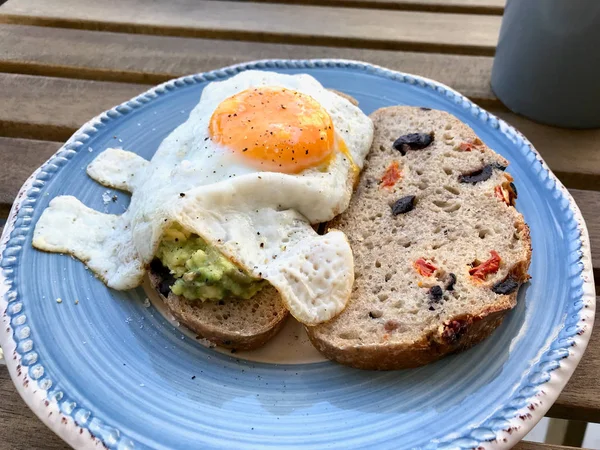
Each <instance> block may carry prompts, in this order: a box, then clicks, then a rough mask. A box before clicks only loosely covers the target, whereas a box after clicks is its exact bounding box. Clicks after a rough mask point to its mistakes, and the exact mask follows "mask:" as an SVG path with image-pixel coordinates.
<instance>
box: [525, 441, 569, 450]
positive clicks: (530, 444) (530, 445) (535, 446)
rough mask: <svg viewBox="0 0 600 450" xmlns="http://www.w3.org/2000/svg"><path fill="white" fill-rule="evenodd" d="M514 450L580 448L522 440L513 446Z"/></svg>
mask: <svg viewBox="0 0 600 450" xmlns="http://www.w3.org/2000/svg"><path fill="white" fill-rule="evenodd" d="M513 449H514V450H576V449H577V450H580V449H578V448H577V447H565V446H563V445H549V444H540V443H538V442H527V441H521V442H519V443H518V444H517V445H515V446H514V447H513Z"/></svg>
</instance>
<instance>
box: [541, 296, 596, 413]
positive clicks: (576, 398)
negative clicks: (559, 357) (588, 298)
mask: <svg viewBox="0 0 600 450" xmlns="http://www.w3.org/2000/svg"><path fill="white" fill-rule="evenodd" d="M596 302H597V303H598V304H599V305H600V297H596ZM599 373H600V314H596V319H595V323H594V331H593V332H592V337H591V338H590V342H589V343H588V346H587V348H586V350H585V354H584V355H583V358H582V359H581V361H580V363H579V365H578V366H577V369H575V373H574V374H573V376H572V377H571V379H570V380H569V383H568V384H567V386H566V387H565V389H564V390H563V391H562V392H561V394H560V396H559V397H558V400H557V401H556V403H554V405H552V407H551V408H550V410H549V411H548V414H547V415H548V416H550V417H556V418H558V419H568V420H581V421H589V422H596V423H600V377H598V374H599Z"/></svg>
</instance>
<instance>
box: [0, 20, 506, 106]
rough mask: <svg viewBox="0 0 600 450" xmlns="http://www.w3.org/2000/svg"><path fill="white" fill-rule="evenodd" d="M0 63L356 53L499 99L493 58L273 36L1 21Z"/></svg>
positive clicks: (212, 63) (149, 75) (155, 73)
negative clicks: (185, 34)
mask: <svg viewBox="0 0 600 450" xmlns="http://www.w3.org/2000/svg"><path fill="white" fill-rule="evenodd" d="M0 42H2V43H3V44H2V51H1V52H0V71H1V72H13V73H21V74H31V75H47V76H54V77H68V78H82V79H92V80H101V81H126V82H133V83H147V84H158V83H162V82H163V81H166V80H169V79H171V78H175V77H178V76H181V75H186V74H190V73H196V72H205V71H208V70H213V69H218V68H220V67H224V66H228V65H231V64H237V63H241V62H246V61H252V60H257V59H274V58H290V57H291V58H294V59H309V58H339V59H357V60H361V61H365V62H369V63H372V64H377V65H380V66H384V67H388V68H390V69H394V70H399V71H403V72H408V73H414V74H416V75H422V76H424V77H428V78H435V79H437V80H438V81H440V82H442V83H445V84H447V85H449V86H451V87H453V88H454V89H456V90H458V91H460V92H462V93H464V94H465V95H467V96H469V98H471V99H474V100H475V101H477V102H479V103H481V104H493V105H499V104H500V103H499V101H498V100H497V99H496V97H495V95H494V94H493V93H492V90H491V88H490V85H489V80H490V77H491V72H492V62H493V58H491V57H487V56H466V55H446V54H435V53H433V54H430V53H415V52H399V51H388V50H368V49H351V48H338V47H326V46H306V45H290V44H271V43H258V42H243V41H224V40H213V39H190V38H179V37H169V36H150V35H136V34H126V33H109V32H99V31H87V30H73V29H64V28H45V27H35V26H27V25H7V24H0Z"/></svg>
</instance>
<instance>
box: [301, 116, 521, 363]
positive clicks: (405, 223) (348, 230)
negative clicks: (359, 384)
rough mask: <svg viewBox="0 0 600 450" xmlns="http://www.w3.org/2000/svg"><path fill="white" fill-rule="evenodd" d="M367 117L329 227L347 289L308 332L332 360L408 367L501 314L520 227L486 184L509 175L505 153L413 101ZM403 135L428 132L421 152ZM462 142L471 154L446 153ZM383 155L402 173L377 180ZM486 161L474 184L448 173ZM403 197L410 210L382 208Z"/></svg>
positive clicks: (508, 302) (516, 265) (470, 337)
mask: <svg viewBox="0 0 600 450" xmlns="http://www.w3.org/2000/svg"><path fill="white" fill-rule="evenodd" d="M371 117H372V119H373V122H374V124H375V139H374V142H373V147H372V150H371V152H370V153H369V155H368V157H367V163H366V165H365V169H364V171H363V174H362V175H361V180H360V182H359V185H358V187H357V191H356V192H355V194H354V196H353V197H352V199H351V202H350V206H349V208H348V209H347V210H346V211H345V212H344V213H343V214H341V215H340V216H338V217H337V218H336V219H334V220H333V221H332V222H331V223H330V224H328V226H329V227H331V228H336V229H339V230H341V231H343V232H344V233H345V234H346V236H347V237H348V240H349V242H350V244H351V246H352V251H353V254H354V267H355V274H356V277H355V284H354V288H353V292H352V295H351V297H350V301H349V303H348V306H347V307H346V309H345V310H344V311H343V312H342V313H341V314H340V315H339V316H338V317H336V318H334V319H333V320H331V321H329V322H327V323H325V324H320V325H317V326H315V327H308V328H307V331H308V333H309V337H310V339H311V341H312V342H313V344H314V345H315V346H316V347H317V349H319V350H320V351H321V352H322V353H323V354H324V355H325V356H327V357H329V358H331V359H334V360H335V361H338V362H341V363H343V364H347V365H350V366H353V367H359V368H367V369H398V368H406V367H416V366H419V365H422V364H426V363H428V362H431V361H434V360H436V359H439V358H440V357H442V356H443V355H445V354H448V353H451V352H455V351H458V350H461V349H465V348H468V347H470V346H471V345H474V344H475V343H477V342H479V341H481V340H482V339H484V338H485V337H487V336H488V335H489V334H490V333H491V332H492V331H493V330H494V329H495V328H496V327H497V326H498V325H499V324H500V323H501V322H502V318H503V317H504V314H505V312H506V311H508V310H510V309H511V308H512V307H514V305H515V304H516V298H517V290H518V287H519V285H521V284H522V283H523V282H525V281H526V280H527V278H528V275H527V268H528V266H529V260H530V239H529V230H528V228H527V225H525V223H524V221H523V218H522V216H521V215H520V214H519V213H518V212H517V211H516V209H515V208H514V206H513V205H514V199H512V200H513V201H512V203H513V205H507V204H506V203H505V202H504V201H500V199H499V198H498V197H497V196H496V195H495V187H496V186H501V187H505V188H506V187H509V185H510V182H512V180H510V181H509V179H508V178H507V176H508V174H506V173H505V172H504V169H505V168H506V166H507V165H508V162H507V161H506V160H505V159H504V158H502V157H501V156H500V155H498V154H496V153H495V152H493V151H492V150H491V149H489V148H488V147H487V146H486V145H485V144H484V143H483V142H482V141H480V140H479V139H478V138H477V136H476V135H475V133H474V132H473V131H472V130H471V129H470V128H469V127H468V126H466V125H465V124H463V123H461V122H460V121H459V120H458V119H456V118H455V117H453V116H451V115H450V114H448V113H446V112H442V111H436V110H431V111H424V110H422V109H420V108H413V107H392V108H384V109H382V110H379V111H376V112H375V113H373V115H372V116H371ZM412 133H422V134H426V135H431V136H435V137H436V139H432V141H431V142H430V143H429V144H428V145H427V146H426V147H425V148H423V149H421V150H420V151H407V150H411V148H410V147H409V146H408V145H406V144H402V148H401V149H398V148H396V146H395V142H396V141H397V138H398V136H406V135H409V134H412ZM438 136H439V137H440V139H437V137H438ZM461 142H466V143H470V144H472V145H471V148H470V151H467V150H458V151H457V150H456V148H455V145H457V144H456V143H461ZM398 150H404V151H403V152H402V151H401V152H400V154H399V152H398ZM393 161H397V162H398V165H399V167H400V168H401V172H402V176H401V178H400V179H398V180H397V182H396V183H395V184H394V185H393V186H391V187H386V188H385V189H383V188H382V187H381V183H380V180H381V179H382V175H383V174H384V173H385V172H386V169H387V168H388V167H389V166H390V164H391V163H392V162H393ZM486 165H489V166H490V169H491V170H490V171H491V174H490V176H489V177H488V178H487V180H485V182H477V183H476V184H465V183H461V181H460V180H459V174H471V173H472V172H473V169H476V168H483V167H484V166H486ZM517 181H518V180H517ZM505 183H507V184H505ZM407 196H415V198H416V199H415V203H416V206H414V208H413V209H412V210H411V211H410V213H408V214H397V215H394V214H390V213H387V214H386V212H387V211H389V209H388V208H391V206H392V205H393V204H394V203H395V202H396V201H398V200H399V199H402V198H404V197H407ZM515 198H516V197H515ZM492 250H493V251H494V252H496V253H497V255H498V258H499V259H500V261H497V266H498V267H497V268H496V267H495V266H496V262H495V261H496V260H497V258H495V257H493V254H491V251H492ZM490 259H491V260H492V261H490V262H489V263H487V264H486V265H484V266H483V267H478V266H480V265H482V264H484V263H486V262H487V261H489V260H490ZM472 263H473V265H472V266H469V264H472ZM473 269H475V270H474V271H473V273H474V274H477V277H476V278H474V277H473V276H472V275H471V274H469V270H473ZM478 269H479V270H478ZM509 274H510V277H509ZM479 278H482V279H481V280H480V279H479ZM509 278H510V279H511V280H514V283H511V282H509V281H508V280H509ZM504 281H507V282H506V283H505V284H504V285H503V284H502V282H504ZM515 283H516V286H514V287H512V286H513V284H515ZM511 289H514V290H511ZM496 291H497V292H496ZM502 292H507V294H502ZM440 293H441V295H440ZM436 299H439V301H436ZM431 308H433V310H432V309H431ZM370 313H373V314H375V315H376V317H373V316H372V314H370Z"/></svg>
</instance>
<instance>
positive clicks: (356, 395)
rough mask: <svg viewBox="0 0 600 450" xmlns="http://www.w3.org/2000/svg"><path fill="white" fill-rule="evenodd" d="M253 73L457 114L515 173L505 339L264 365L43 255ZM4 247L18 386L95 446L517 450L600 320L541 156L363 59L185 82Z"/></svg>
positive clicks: (11, 228) (11, 230) (61, 164)
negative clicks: (52, 235)
mask: <svg viewBox="0 0 600 450" xmlns="http://www.w3.org/2000/svg"><path fill="white" fill-rule="evenodd" d="M247 69H264V70H275V71H278V72H282V73H309V74H311V75H313V76H314V77H315V78H317V79H318V80H319V81H321V82H322V83H323V84H324V85H325V86H326V87H331V88H335V89H338V90H340V91H343V92H346V93H348V94H350V95H352V96H354V97H355V98H357V99H358V100H359V102H360V106H361V108H362V109H363V110H364V112H365V113H371V112H372V111H373V110H375V109H376V108H379V107H382V106H388V105H395V104H406V105H419V106H425V107H430V108H438V109H443V110H446V111H449V112H450V113H452V114H454V115H456V116H457V117H458V118H460V119H461V120H463V121H464V122H466V123H468V124H469V125H470V126H471V127H472V128H473V129H474V130H475V131H476V132H477V134H479V136H480V137H481V138H482V139H483V140H484V141H485V142H486V143H487V144H488V145H489V146H490V147H492V148H493V149H495V150H496V151H498V152H499V153H501V154H502V155H503V156H505V157H506V158H507V159H509V160H510V161H511V165H510V168H509V172H510V173H511V174H512V175H513V176H514V177H515V179H516V183H517V186H518V188H519V200H518V208H519V210H520V211H522V212H523V214H524V216H525V219H526V220H527V222H528V223H529V225H530V227H531V237H532V241H533V248H534V253H533V261H532V265H531V271H530V273H531V275H532V276H533V278H532V281H531V283H530V285H529V286H528V287H525V288H523V289H521V292H520V294H519V304H518V306H517V307H516V309H515V310H514V311H512V312H511V313H510V314H509V317H508V318H507V320H506V321H505V322H504V324H503V325H502V326H501V327H500V328H499V329H498V330H497V331H496V332H495V333H494V334H493V336H492V337H491V338H489V339H488V340H486V341H485V342H483V343H482V344H480V345H478V346H477V347H475V348H473V349H472V350H470V351H468V352H466V353H463V354H460V355H455V356H451V357H449V358H446V359H444V360H443V361H440V362H438V363H435V364H431V365H429V366H426V367H422V368H419V369H414V370H404V371H397V372H386V373H378V372H366V371H360V370H353V369H349V368H346V367H342V366H340V365H337V364H334V363H330V362H317V363H313V364H292V365H289V364H267V363H257V362H250V361H246V360H242V359H239V358H236V357H235V356H236V355H227V354H222V353H217V352H215V351H213V350H210V349H207V348H205V347H203V346H201V345H199V343H198V342H197V341H196V340H194V339H191V338H189V337H187V336H186V335H184V334H182V332H181V330H179V329H177V328H176V327H174V326H173V325H172V324H171V323H169V321H167V320H166V319H165V318H163V317H162V316H161V315H160V314H159V313H158V312H157V310H156V309H155V308H154V307H153V306H150V307H145V306H144V304H143V303H144V302H143V300H144V299H145V297H146V296H145V294H144V291H143V290H142V289H141V288H140V289H137V290H132V291H129V292H117V291H113V290H110V289H107V288H106V287H105V286H104V285H103V284H102V283H101V282H100V281H98V280H97V279H95V278H94V277H93V276H92V274H91V273H90V272H89V271H87V270H85V268H84V266H83V264H81V263H80V262H78V261H76V260H74V259H72V258H70V257H68V256H61V255H57V254H47V253H42V252H38V251H36V250H34V249H32V247H31V236H32V232H33V225H34V224H35V222H36V220H37V219H38V217H39V215H40V213H41V212H42V210H43V209H44V208H45V207H46V206H47V204H48V202H49V200H50V199H51V198H53V197H55V196H56V195H61V194H73V195H76V196H77V197H79V198H80V199H81V200H82V201H83V202H84V203H85V204H87V205H89V206H91V207H92V208H96V209H98V210H107V211H109V212H112V213H120V212H122V211H123V210H124V209H125V208H126V207H127V204H128V198H127V196H126V195H125V194H122V193H117V194H116V195H117V200H116V201H115V202H113V201H110V202H109V203H108V204H107V205H105V204H104V202H103V199H102V194H103V193H105V191H106V188H103V187H102V186H99V185H98V184H96V183H94V182H93V181H92V180H90V179H89V178H88V177H87V176H86V174H85V167H86V166H87V164H88V163H89V162H90V161H92V159H93V158H95V157H96V156H97V155H98V153H99V152H101V151H102V150H104V149H106V148H107V147H110V146H122V147H123V148H126V149H129V150H132V151H135V152H138V153H139V154H141V155H142V156H144V157H146V158H150V157H151V156H152V154H153V153H154V152H155V150H156V149H157V147H158V145H159V143H160V142H161V141H162V139H163V138H164V137H165V136H166V135H167V134H168V133H169V132H170V131H171V130H173V129H174V128H175V127H176V126H177V125H179V124H180V123H181V122H183V121H184V120H185V119H186V117H187V115H188V113H189V111H190V110H191V109H192V107H193V106H194V105H195V104H196V103H197V102H198V99H199V96H200V93H201V91H202V89H203V87H204V86H206V84H207V83H209V82H211V81H213V80H221V79H224V78H227V77H230V76H232V75H234V74H236V73H238V72H240V71H243V70H247ZM111 195H112V193H111ZM0 252H1V255H2V261H1V268H2V271H1V275H0V278H1V280H0V311H1V314H2V316H1V323H2V328H0V343H1V344H2V347H3V348H4V350H5V355H6V362H7V364H8V368H9V370H10V373H11V376H12V378H13V381H14V382H15V385H16V386H17V388H18V390H19V392H20V393H21V395H22V396H23V398H24V399H25V401H26V402H27V404H28V405H29V407H30V408H31V409H32V410H33V411H34V412H35V413H36V414H37V415H38V416H39V417H40V418H41V419H42V420H43V421H44V422H45V423H46V424H47V425H48V426H49V427H50V428H51V429H52V430H53V431H55V432H56V433H57V434H58V435H60V436H61V437H62V438H63V439H64V440H65V441H67V442H68V443H69V444H71V445H72V446H74V447H77V448H97V447H98V445H101V444H102V445H104V446H106V447H108V448H110V449H133V448H138V449H139V448H151V447H152V448H178V449H181V448H261V449H265V448H274V449H275V448H276V449H284V448H285V449H289V448H319V449H321V448H330V449H344V450H345V449H350V448H389V449H399V448H424V449H434V448H436V449H442V448H443V449H446V448H453V449H455V448H461V449H462V448H474V447H475V448H509V447H511V446H512V445H514V443H515V442H516V441H517V440H519V439H520V438H521V437H523V436H524V435H525V433H526V432H527V431H528V430H529V429H531V428H532V427H533V425H534V424H535V423H536V422H537V421H538V420H539V419H540V418H541V417H542V416H543V415H544V413H545V412H546V410H547V409H548V408H549V407H550V405H551V404H552V402H553V401H554V400H555V399H556V397H557V396H558V394H559V392H560V390H561V389H562V388H563V386H564V385H565V383H566V382H567V380H568V379H569V377H570V375H571V374H572V373H573V370H574V369H575V366H576V365H577V363H578V361H579V359H580V358H581V356H582V354H583V351H584V349H585V347H586V344H587V342H588V339H589V336H590V332H591V327H592V325H593V322H594V320H593V318H594V308H595V291H594V282H593V277H592V265H591V257H590V247H589V240H588V233H587V230H586V227H585V224H584V221H583V218H582V217H581V214H580V212H579V209H578V208H577V206H576V204H575V202H574V201H573V199H572V198H571V196H570V195H569V193H568V192H567V191H566V189H565V188H564V187H563V186H562V185H561V184H560V182H559V181H558V180H557V179H556V177H555V176H554V175H553V174H552V173H551V172H550V170H549V169H548V167H547V166H546V164H545V163H544V162H543V161H542V159H541V158H540V156H539V155H538V153H537V152H536V151H535V150H534V149H533V148H532V146H531V144H530V143H529V142H528V141H527V140H526V139H525V138H524V137H523V136H522V135H521V134H520V133H518V132H517V131H516V130H515V129H514V128H512V127H510V126H508V125H507V124H506V123H504V122H503V121H501V120H499V119H497V118H496V117H494V116H492V115H491V114H489V113H488V112H486V111H484V110H482V109H481V108H479V107H478V106H477V105H475V104H473V103H471V102H470V101H469V100H467V99H466V98H465V97H463V96H462V95H460V94H458V93H457V92H455V91H453V90H451V89H449V88H448V87H446V86H443V85H441V84H439V83H436V82H434V81H431V80H427V79H423V78H420V77H417V76H413V75H408V74H403V73H398V72H393V71H390V70H387V69H383V68H380V67H375V66H372V65H369V64H365V63H360V62H352V61H339V60H315V61H289V60H285V61H260V62H254V63H248V64H242V65H238V66H233V67H229V68H226V69H222V70H217V71H214V72H209V73H204V74H199V75H193V76H188V77H183V78H180V79H177V80H174V81H170V82H168V83H165V84H163V85H161V86H158V87H156V88H154V89H151V90H150V91H148V92H146V93H144V94H142V95H140V96H139V97H137V98H135V99H133V100H131V101H128V102H126V103H124V104H122V105H120V106H117V107H116V108H114V109H112V110H110V111H107V112H105V113H103V114H101V115H100V116H98V117H96V118H95V119H93V120H92V121H90V122H89V123H87V124H86V125H84V126H83V127H82V128H81V129H80V130H79V131H78V132H77V133H76V134H75V135H74V136H73V137H72V138H71V139H70V140H69V141H68V142H67V143H66V144H65V145H64V146H63V147H62V149H61V150H60V151H59V152H58V153H57V154H56V155H55V156H53V157H52V158H51V159H50V160H49V161H48V162H47V163H46V164H45V165H44V166H42V167H41V168H40V169H38V171H36V172H35V173H34V174H33V175H32V177H31V178H30V179H29V180H28V181H27V182H26V183H25V185H24V186H23V188H22V190H21V192H20V193H19V196H18V199H17V201H16V203H15V206H14V207H13V210H12V212H11V216H10V218H9V221H8V223H7V226H6V228H5V230H4V233H3V235H2V241H1V246H0ZM57 298H61V299H62V303H57V301H56V299H57ZM75 300H79V303H78V304H75Z"/></svg>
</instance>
